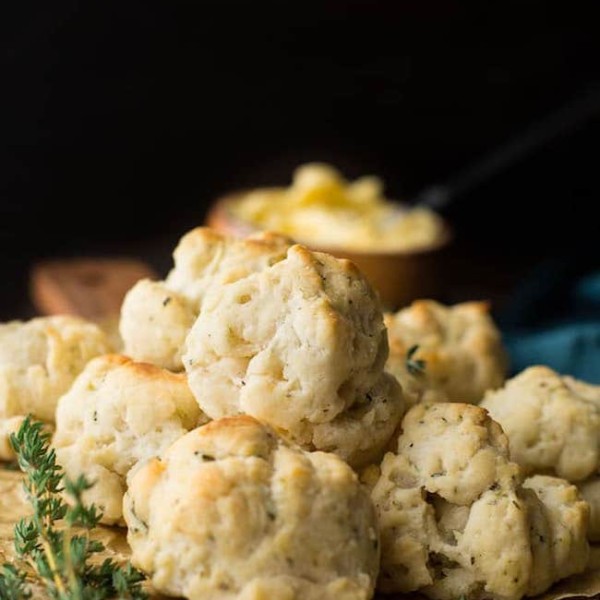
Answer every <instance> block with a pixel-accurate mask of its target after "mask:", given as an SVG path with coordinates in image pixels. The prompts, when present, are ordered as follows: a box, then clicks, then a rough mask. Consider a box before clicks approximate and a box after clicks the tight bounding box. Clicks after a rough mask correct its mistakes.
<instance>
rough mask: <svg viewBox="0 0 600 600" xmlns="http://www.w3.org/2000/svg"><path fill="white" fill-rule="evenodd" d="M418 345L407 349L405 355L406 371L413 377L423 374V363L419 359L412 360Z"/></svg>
mask: <svg viewBox="0 0 600 600" xmlns="http://www.w3.org/2000/svg"><path fill="white" fill-rule="evenodd" d="M418 349H419V345H418V344H415V345H414V346H411V347H410V348H409V349H408V352H407V353H406V370H407V371H408V372H409V373H410V374H411V375H412V376H413V377H417V376H418V375H423V374H424V373H425V365H426V363H425V361H424V360H422V359H419V358H414V356H415V354H416V353H417V350H418Z"/></svg>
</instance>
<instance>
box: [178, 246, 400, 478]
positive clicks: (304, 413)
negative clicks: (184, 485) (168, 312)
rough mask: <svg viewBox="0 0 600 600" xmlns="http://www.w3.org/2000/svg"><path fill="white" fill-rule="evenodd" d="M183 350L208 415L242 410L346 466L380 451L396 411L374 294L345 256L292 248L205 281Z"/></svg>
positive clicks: (192, 383)
mask: <svg viewBox="0 0 600 600" xmlns="http://www.w3.org/2000/svg"><path fill="white" fill-rule="evenodd" d="M186 348H187V351H186V353H185V354H184V365H185V368H186V371H187V373H188V376H189V383H190V387H191V388H192V391H193V392H194V394H195V395H196V397H197V398H198V399H199V402H200V404H201V408H202V409H203V410H204V412H206V414H207V415H209V416H210V417H211V418H213V419H217V418H220V417H224V416H232V415H236V414H249V415H252V416H254V417H256V418H258V419H260V420H262V421H264V422H266V423H268V424H270V425H271V426H272V427H274V428H275V429H277V431H278V432H280V433H281V434H282V435H284V436H286V437H288V438H289V439H291V440H293V441H294V442H295V443H298V444H300V445H301V446H302V447H303V448H305V449H310V450H314V449H316V450H328V451H333V452H336V453H338V454H339V455H340V456H342V458H344V459H346V460H348V461H349V462H350V463H351V464H352V466H354V467H357V466H360V465H362V464H365V463H367V462H369V461H370V460H373V459H374V457H375V456H376V455H377V454H378V453H380V452H381V451H382V449H383V447H384V446H385V444H386V443H387V441H388V440H389V438H390V437H391V434H392V433H393V431H394V429H395V427H396V426H397V424H398V423H399V420H400V419H401V417H402V414H403V411H404V403H403V400H402V396H401V391H400V388H399V386H398V385H397V383H395V382H394V381H393V380H392V379H391V378H390V377H389V376H388V375H387V374H385V373H384V371H383V367H384V363H385V360H386V358H387V353H388V346H387V338H386V332H385V326H384V324H383V318H382V314H381V310H380V306H379V302H378V300H377V297H376V295H375V293H374V291H373V290H372V288H371V287H370V286H369V284H368V283H367V281H366V280H365V278H364V277H363V276H362V274H361V273H360V272H359V271H358V269H357V268H356V267H355V266H354V265H353V264H352V263H351V262H350V261H347V260H340V259H336V258H334V257H332V256H329V255H327V254H322V253H318V252H311V251H310V250H308V249H306V248H305V247H303V246H300V245H295V246H292V247H291V248H290V249H289V251H288V253H287V256H286V258H285V259H284V260H282V261H280V262H278V263H277V264H275V265H274V266H272V267H270V268H269V269H265V270H263V271H260V272H256V273H253V274H251V275H249V276H247V277H245V278H243V279H239V280H237V281H233V282H231V283H228V284H222V285H219V286H215V287H214V288H212V289H211V290H210V291H209V292H208V293H207V294H206V296H205V297H204V300H203V304H202V311H201V313H200V316H199V317H198V319H197V320H196V322H195V324H194V326H193V328H192V330H191V331H190V333H189V335H188V337H187V341H186Z"/></svg>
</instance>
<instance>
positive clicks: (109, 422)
mask: <svg viewBox="0 0 600 600" xmlns="http://www.w3.org/2000/svg"><path fill="white" fill-rule="evenodd" d="M206 421H207V419H206V417H205V416H204V415H203V414H202V413H201V411H200V409H199V408H198V404H197V402H196V400H195V399H194V396H193V395H192V393H191V391H190V390H189V388H188V386H187V382H186V378H185V375H181V374H175V373H171V372H169V371H166V370H164V369H161V368H159V367H156V366H154V365H150V364H146V363H138V362H134V361H132V360H131V359H129V358H127V357H125V356H119V355H106V356H102V357H99V358H96V359H94V360H93V361H91V362H90V363H89V364H88V366H87V367H86V368H85V370H84V371H83V373H82V374H81V375H80V376H79V377H78V378H77V379H76V381H75V383H74V384H73V387H72V388H71V389H70V390H69V392H68V393H67V394H65V395H64V396H63V397H62V398H61V399H60V400H59V403H58V408H57V411H56V433H55V434H54V437H53V441H52V443H53V446H54V448H55V449H56V457H57V461H58V463H59V464H60V465H62V466H63V468H64V469H65V473H66V474H67V475H68V476H69V477H70V478H71V479H75V478H77V477H78V476H79V475H81V474H84V475H86V476H87V477H88V479H90V480H91V481H94V482H95V484H94V486H93V487H92V488H91V489H90V490H88V491H87V492H86V493H85V495H84V499H85V501H86V502H87V503H94V504H96V505H97V506H99V507H100V509H101V510H102V512H103V517H102V523H105V524H114V523H117V524H122V523H123V518H122V517H123V515H122V503H123V494H124V492H125V489H126V478H127V474H128V473H129V471H130V469H131V468H132V467H134V466H135V464H136V463H137V462H138V461H140V460H142V459H146V458H149V457H152V456H158V455H160V454H161V453H162V452H163V451H164V450H165V449H166V448H167V447H168V446H170V445H171V444H172V443H173V442H174V441H175V440H177V439H178V438H180V437H181V436H182V435H184V434H185V433H187V432H188V431H189V430H190V429H193V428H194V427H196V426H197V425H198V424H199V423H202V422H206Z"/></svg>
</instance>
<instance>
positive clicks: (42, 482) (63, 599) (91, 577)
mask: <svg viewBox="0 0 600 600" xmlns="http://www.w3.org/2000/svg"><path fill="white" fill-rule="evenodd" d="M49 438H50V435H49V434H48V433H47V432H45V431H44V429H43V425H42V423H39V422H36V421H33V420H32V419H31V418H30V417H27V418H26V419H25V421H24V422H23V424H22V425H21V427H20V428H19V431H18V432H17V433H16V434H12V435H11V438H10V439H11V443H12V446H13V448H14V450H15V452H16V454H17V458H18V461H19V466H20V467H21V470H22V471H23V472H24V473H25V482H24V487H25V492H26V494H27V499H28V501H29V503H30V504H31V507H32V509H33V514H32V515H31V516H30V517H25V518H23V519H21V520H20V521H19V522H18V523H17V524H16V525H15V529H14V533H15V550H16V553H17V556H18V563H20V564H14V565H13V564H5V565H3V566H2V567H1V568H0V598H2V600H24V599H27V598H31V597H32V593H31V590H30V589H29V586H30V584H31V583H32V581H35V583H36V584H39V585H41V586H42V587H43V588H44V590H45V592H46V593H47V595H48V597H49V598H51V599H52V600H105V599H108V598H119V599H129V600H141V599H144V598H147V597H148V596H147V594H146V593H145V592H144V591H143V590H142V588H141V582H142V581H143V580H144V579H145V576H144V574H143V573H142V572H141V571H138V570H137V569H135V568H133V567H132V566H131V565H130V564H129V563H128V564H127V565H126V566H124V567H122V566H120V565H119V564H118V563H116V562H115V561H114V560H112V559H106V560H104V562H102V563H100V564H98V563H96V564H94V563H93V561H91V559H92V558H93V557H94V555H95V554H97V553H98V552H102V551H103V550H104V549H105V548H104V545H103V544H102V543H101V542H99V541H97V540H93V539H91V537H90V531H91V530H92V529H93V528H94V527H96V526H97V525H98V523H99V522H100V518H101V517H102V514H101V513H100V512H99V511H98V509H97V508H96V507H95V506H94V505H93V504H92V505H91V506H85V505H84V504H83V502H82V495H83V493H84V492H85V491H86V490H88V489H90V488H91V487H92V485H93V484H92V483H90V482H89V481H88V480H87V479H86V478H85V477H83V476H80V477H79V478H77V479H76V480H74V481H73V480H70V479H68V478H67V477H65V476H64V473H63V471H62V468H61V467H60V466H59V465H57V464H56V454H55V452H54V450H53V449H50V443H49ZM62 492H64V493H65V495H66V496H67V497H68V498H69V503H68V504H67V503H66V502H65V501H64V500H63V497H62ZM59 521H61V522H62V523H61V526H60V527H59V526H58V524H57V523H58V522H59Z"/></svg>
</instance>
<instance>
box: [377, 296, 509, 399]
mask: <svg viewBox="0 0 600 600" xmlns="http://www.w3.org/2000/svg"><path fill="white" fill-rule="evenodd" d="M385 323H386V325H387V328H388V336H389V344H390V356H389V359H388V363H387V369H388V370H389V371H390V372H392V373H393V374H394V375H395V376H396V377H397V378H398V380H399V381H400V383H401V384H402V387H403V389H404V390H405V395H406V397H407V401H408V402H409V403H410V404H416V403H418V402H421V401H425V402H445V401H448V402H465V403H471V404H473V403H477V402H479V401H480V400H481V398H482V397H483V394H484V393H485V391H486V390H488V389H494V388H497V387H499V386H501V385H502V383H503V382H504V379H505V377H506V368H507V358H506V352H505V350H504V348H503V346H502V341H501V338H500V332H499V331H498V329H497V327H496V326H495V325H494V322H493V321H492V319H491V317H490V316H489V310H488V305H487V304H486V303H484V302H465V303H462V304H456V305H455V306H444V305H443V304H439V303H438V302H434V301H433V300H417V301H416V302H413V303H412V304H411V305H410V306H409V307H407V308H404V309H402V310H400V311H398V312H397V313H395V314H386V316H385ZM414 346H418V350H417V351H416V353H415V355H414V357H413V358H414V359H415V360H423V361H425V369H424V372H423V373H411V371H410V370H409V369H408V368H407V353H408V352H409V350H410V349H411V348H413V347H414Z"/></svg>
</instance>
